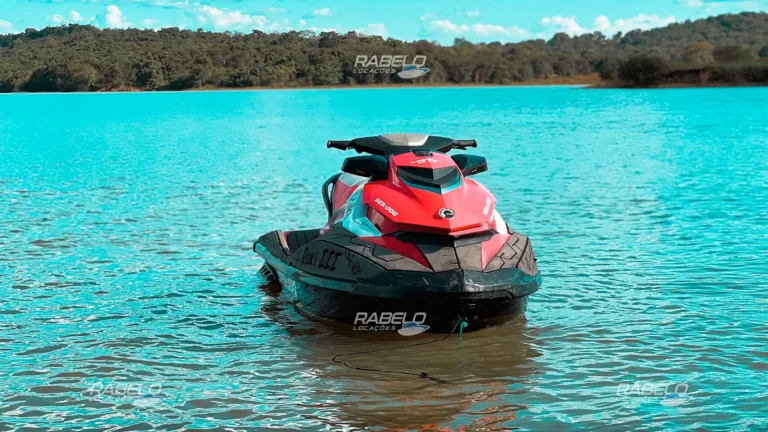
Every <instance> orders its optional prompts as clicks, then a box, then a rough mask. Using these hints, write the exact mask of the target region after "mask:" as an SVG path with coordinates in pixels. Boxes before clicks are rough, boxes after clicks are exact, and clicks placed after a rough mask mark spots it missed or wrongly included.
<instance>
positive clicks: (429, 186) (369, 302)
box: [253, 134, 541, 332]
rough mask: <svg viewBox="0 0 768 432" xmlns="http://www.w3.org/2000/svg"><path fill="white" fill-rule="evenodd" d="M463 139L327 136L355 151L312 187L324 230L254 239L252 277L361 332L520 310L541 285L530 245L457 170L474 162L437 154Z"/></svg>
mask: <svg viewBox="0 0 768 432" xmlns="http://www.w3.org/2000/svg"><path fill="white" fill-rule="evenodd" d="M468 147H477V143H476V142H475V141H474V140H454V139H451V138H445V137H439V136H426V135H422V134H389V135H380V136H374V137H364V138H357V139H353V140H351V141H328V148H336V149H340V150H348V149H353V150H356V151H357V152H358V153H366V155H364V156H353V157H349V158H347V159H346V160H345V161H344V163H343V165H342V167H341V171H342V172H341V173H339V174H336V175H334V176H332V177H331V178H329V179H328V180H327V181H326V182H325V183H324V184H323V187H322V193H323V201H324V202H325V206H326V208H327V211H328V223H327V224H326V225H325V226H324V227H322V228H319V229H310V230H300V231H272V232H269V233H267V234H264V235H263V236H261V237H260V238H259V239H258V240H257V241H256V242H255V243H254V245H253V250H254V252H256V253H257V254H259V255H260V256H261V257H262V258H263V259H264V262H265V264H264V266H263V267H262V268H261V270H260V274H261V275H262V277H263V278H264V279H265V280H266V282H269V283H272V282H277V283H280V284H281V285H282V286H283V288H284V293H287V295H288V296H289V297H290V300H291V301H293V302H295V304H296V305H297V306H298V307H299V308H300V309H302V310H304V311H306V312H309V313H311V314H314V315H318V316H321V317H324V318H329V319H332V320H336V321H341V322H344V323H348V324H350V325H353V326H356V327H357V328H363V329H378V328H377V326H378V327H381V324H382V323H383V324H384V325H390V326H391V325H392V324H395V325H401V324H402V325H403V326H404V327H406V326H413V325H414V324H418V325H419V326H420V328H422V329H426V328H429V329H430V331H438V332H440V331H451V330H452V329H455V328H456V327H455V326H456V322H457V320H461V321H463V322H465V323H466V325H467V327H466V331H470V330H477V329H480V328H484V327H488V326H495V325H500V324H503V323H505V322H506V321H508V320H509V319H511V318H513V317H515V316H517V315H519V314H520V313H522V312H524V311H525V306H526V302H527V296H528V295H529V294H531V293H533V292H535V291H536V290H538V289H539V286H540V285H541V274H540V273H539V270H538V268H537V266H536V258H535V257H534V254H533V248H532V246H531V242H530V240H529V239H528V237H526V236H525V235H523V234H520V233H518V232H515V231H514V230H512V229H511V228H510V227H509V226H508V225H507V224H506V223H505V222H504V220H503V219H502V217H501V216H500V215H499V213H498V212H497V211H496V208H495V207H496V199H495V198H494V197H493V195H491V193H490V192H488V190H487V189H486V188H485V187H483V186H482V185H481V184H480V183H478V182H476V181H475V180H472V179H470V178H469V177H470V176H472V175H475V174H478V173H481V172H484V171H487V169H488V166H487V162H486V159H485V158H484V157H482V156H477V155H469V154H456V155H453V156H448V155H447V154H446V153H448V152H449V151H451V150H454V149H458V150H466V149H467V148H468Z"/></svg>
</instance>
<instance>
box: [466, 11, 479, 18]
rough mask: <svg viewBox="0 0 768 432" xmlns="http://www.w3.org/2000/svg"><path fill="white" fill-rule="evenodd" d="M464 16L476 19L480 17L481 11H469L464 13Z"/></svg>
mask: <svg viewBox="0 0 768 432" xmlns="http://www.w3.org/2000/svg"><path fill="white" fill-rule="evenodd" d="M464 15H466V16H468V17H476V16H480V11H479V10H477V9H475V10H468V11H465V12H464Z"/></svg>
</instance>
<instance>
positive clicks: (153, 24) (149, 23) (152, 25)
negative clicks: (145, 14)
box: [141, 18, 160, 28]
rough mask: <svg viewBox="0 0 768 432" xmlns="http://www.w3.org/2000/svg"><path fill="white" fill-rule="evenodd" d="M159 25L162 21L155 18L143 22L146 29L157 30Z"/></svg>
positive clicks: (145, 19)
mask: <svg viewBox="0 0 768 432" xmlns="http://www.w3.org/2000/svg"><path fill="white" fill-rule="evenodd" d="M158 24H160V21H158V20H156V19H154V18H144V19H143V20H141V25H143V26H144V27H145V28H155V27H157V25H158Z"/></svg>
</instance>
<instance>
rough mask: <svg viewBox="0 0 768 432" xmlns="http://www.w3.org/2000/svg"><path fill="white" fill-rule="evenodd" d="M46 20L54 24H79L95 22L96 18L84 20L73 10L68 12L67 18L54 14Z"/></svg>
mask: <svg viewBox="0 0 768 432" xmlns="http://www.w3.org/2000/svg"><path fill="white" fill-rule="evenodd" d="M46 20H48V21H50V22H52V23H55V24H69V23H79V22H86V23H90V22H93V21H94V20H96V17H90V18H88V19H85V18H84V17H83V16H82V15H80V12H78V11H75V10H73V11H69V18H67V17H65V16H63V15H60V14H54V15H51V16H49V17H48V18H46Z"/></svg>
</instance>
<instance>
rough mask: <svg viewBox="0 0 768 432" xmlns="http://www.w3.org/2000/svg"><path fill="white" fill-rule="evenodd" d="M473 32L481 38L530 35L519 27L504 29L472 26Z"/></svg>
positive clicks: (491, 25)
mask: <svg viewBox="0 0 768 432" xmlns="http://www.w3.org/2000/svg"><path fill="white" fill-rule="evenodd" d="M472 30H474V31H475V33H477V34H479V35H481V36H506V37H522V36H525V35H527V34H528V32H527V31H526V30H525V29H522V28H520V27H518V26H512V27H502V26H500V25H494V24H472Z"/></svg>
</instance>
